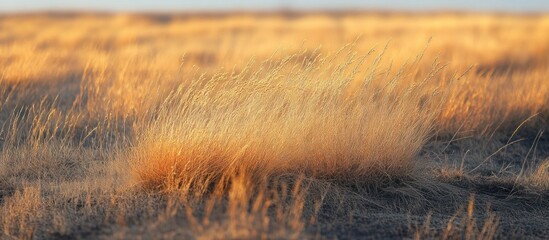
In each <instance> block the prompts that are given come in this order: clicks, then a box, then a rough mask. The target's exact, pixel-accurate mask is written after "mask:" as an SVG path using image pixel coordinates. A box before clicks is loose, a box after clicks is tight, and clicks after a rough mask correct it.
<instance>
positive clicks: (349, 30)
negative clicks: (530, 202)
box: [0, 13, 549, 238]
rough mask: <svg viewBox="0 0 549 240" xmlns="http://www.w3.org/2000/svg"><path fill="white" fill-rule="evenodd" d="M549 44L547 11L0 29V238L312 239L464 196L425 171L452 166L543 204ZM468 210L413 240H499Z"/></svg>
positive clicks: (490, 222)
mask: <svg viewBox="0 0 549 240" xmlns="http://www.w3.org/2000/svg"><path fill="white" fill-rule="evenodd" d="M548 39H549V17H548V16H546V15H532V16H519V15H496V14H465V13H462V14H452V13H445V14H442V13H441V14H435V13H433V14H397V13H394V14H393V13H391V14H381V13H380V14H377V13H371V14H343V15H331V14H320V13H318V14H316V13H312V14H297V15H296V16H293V17H292V16H286V15H283V14H265V15H261V14H252V13H248V14H234V15H232V14H229V15H212V16H207V15H188V16H177V15H146V16H145V15H128V14H113V15H108V14H107V15H98V14H75V15H71V14H66V15H64V14H50V15H48V14H31V15H13V16H0V52H1V54H0V146H1V152H0V210H1V212H2V214H1V216H0V219H1V222H2V229H1V230H0V231H1V235H0V236H2V237H6V238H52V237H64V236H65V237H67V236H68V237H73V238H75V237H81V238H85V237H91V238H93V237H96V236H103V237H116V238H131V237H135V236H138V235H142V236H145V238H155V237H156V236H154V235H147V232H149V231H151V232H155V233H156V232H158V233H159V234H166V235H159V236H160V237H161V238H178V237H179V238H182V237H183V238H200V237H203V238H305V237H310V238H313V237H315V236H316V237H319V236H320V235H329V234H331V232H329V231H328V232H326V231H324V230H323V229H320V228H323V227H326V226H332V225H334V226H344V225H345V224H348V223H346V222H345V220H342V219H345V218H347V217H348V216H347V215H350V216H351V217H352V215H353V213H354V212H356V214H363V215H365V214H366V213H367V212H368V211H369V210H372V209H375V208H372V207H371V206H370V205H368V207H365V206H366V205H367V204H373V205H374V206H376V207H379V206H381V208H382V209H385V210H387V209H392V210H391V211H392V212H391V213H392V214H401V212H403V211H404V210H402V209H406V210H409V211H416V213H415V214H416V215H418V216H419V215H421V216H424V215H425V214H424V213H423V212H419V213H417V209H414V208H413V207H412V205H413V204H409V203H414V202H416V201H417V202H420V203H419V204H420V205H422V206H425V207H426V208H427V207H433V206H436V203H432V202H431V201H433V202H437V200H438V201H444V200H439V199H437V200H431V201H430V200H428V198H430V196H431V195H432V196H438V197H440V198H443V197H445V196H446V195H437V194H438V191H439V190H438V189H439V188H440V189H452V190H451V191H454V192H451V193H449V195H450V196H451V197H452V199H450V200H449V203H448V205H451V204H450V203H452V204H453V203H454V200H463V201H466V199H464V198H463V196H461V195H462V193H463V192H462V191H461V190H459V189H457V190H456V187H455V186H454V185H451V183H446V182H437V181H442V180H440V179H443V178H444V176H442V177H441V176H432V175H429V174H430V173H431V172H432V171H422V170H424V169H425V168H427V167H426V166H429V167H430V166H431V164H433V162H434V163H435V164H434V166H435V167H434V168H437V167H438V168H443V169H442V170H440V171H438V172H442V173H449V172H452V170H448V169H444V166H443V165H437V164H438V163H441V162H443V161H444V160H448V159H449V161H452V164H454V165H455V164H456V163H457V164H458V165H460V167H459V171H458V172H459V174H457V175H456V176H450V177H448V179H458V180H459V179H461V178H463V179H468V178H469V177H470V178H473V179H476V178H475V177H478V176H477V175H474V174H477V172H480V170H482V171H485V172H489V173H486V174H487V175H489V174H492V175H494V174H496V172H497V174H500V173H501V174H500V175H501V176H500V175H498V177H501V179H504V178H505V179H508V178H509V176H512V177H516V179H515V180H514V184H513V186H512V189H511V190H510V193H509V194H512V193H513V191H514V190H515V188H518V187H519V186H523V185H529V186H530V185H531V186H533V187H534V188H533V189H535V191H534V190H532V191H534V192H535V194H538V195H541V196H545V195H544V194H545V192H544V191H547V189H548V187H547V166H546V165H547V163H546V161H545V162H542V161H540V158H543V157H547V156H544V155H543V154H546V153H547V152H546V150H545V148H544V147H543V144H546V142H543V141H546V140H544V139H545V138H543V137H542V135H541V134H540V135H539V136H538V135H537V136H536V137H535V138H534V139H530V138H532V135H533V134H535V133H536V132H537V131H538V130H539V129H544V128H546V127H547V126H549V125H548V123H549V121H548V120H549V109H548V108H547V106H548V105H549V84H548V82H547V79H548V77H549V57H548V56H549V41H548ZM518 138H521V139H523V140H525V141H526V140H528V139H530V140H533V142H532V144H531V145H528V146H526V147H525V146H522V145H518V143H521V141H522V140H521V141H518V140H516V139H518ZM463 139H466V140H467V141H463ZM468 141H471V142H468ZM475 141H477V142H475ZM479 142H480V144H479ZM538 145H539V146H540V147H539V148H541V153H540V154H539V155H543V156H538V154H536V149H538V148H537V147H533V146H538ZM531 146H532V147H531ZM530 147H531V148H530ZM455 149H457V150H455ZM460 154H461V155H460ZM516 155H520V157H517V156H516ZM493 158H499V160H498V161H500V162H504V163H501V164H500V162H497V161H495V160H494V161H492V159H493ZM517 158H520V159H524V160H523V161H522V162H520V163H519V164H518V171H517V172H518V173H517V172H512V173H510V174H507V170H508V169H510V168H511V169H513V170H515V169H514V166H515V165H516V164H515V165H513V164H514V162H512V163H509V165H506V164H507V163H508V162H505V161H508V159H517ZM509 162H511V160H509ZM527 162H528V164H526V163H527ZM498 164H499V165H498ZM441 166H442V167H441ZM498 167H499V168H500V169H495V168H498ZM526 168H528V169H526ZM534 169H538V170H537V171H536V170H534ZM498 171H499V172H498ZM509 171H511V170H509ZM418 172H421V173H418ZM479 174H480V173H479ZM482 174H484V173H482ZM497 174H496V175H497ZM505 174H507V175H505ZM435 175H436V174H435ZM442 175H444V174H442ZM447 175H450V174H447ZM437 177H438V179H437ZM482 177H485V176H482ZM410 179H412V180H410ZM417 179H430V181H432V182H431V183H429V184H425V185H422V186H419V187H418V186H416V187H415V188H414V187H411V186H415V185H414V184H416V183H415V182H414V183H407V182H406V181H419V180H417ZM448 179H446V180H444V181H450V180H448ZM479 179H484V178H479ZM501 181H502V182H505V183H507V182H509V181H507V180H505V181H504V180H501ZM403 182H404V183H403ZM459 183H461V182H459ZM448 184H450V185H451V186H449V185H448ZM479 184H480V183H479ZM371 186H375V187H371ZM370 188H374V189H378V190H379V189H381V190H379V191H381V192H386V193H387V194H389V195H390V194H396V197H395V198H394V199H392V198H391V199H389V200H386V201H385V200H383V201H382V200H379V198H378V195H376V194H379V191H377V190H372V191H371V192H369V191H370V190H368V191H367V190H365V189H370ZM411 188H412V189H411ZM395 189H396V190H395ZM410 189H411V190H410ZM391 191H393V192H391ZM449 191H450V190H449ZM471 191H472V190H471ZM494 191H495V190H494ZM395 192H396V193H395ZM490 194H491V193H490ZM498 194H499V192H498ZM425 195H428V196H425ZM488 195H489V194H488ZM410 196H415V197H410ZM488 198H489V197H485V198H481V200H486V199H488ZM525 198H528V199H530V195H528V197H525ZM401 199H402V202H399V201H401ZM471 201H473V202H474V200H470V202H471ZM486 201H488V200H486ZM543 203H545V202H543ZM470 204H473V205H474V203H470ZM496 204H499V206H503V207H508V206H510V204H511V203H508V202H497V203H496ZM408 205H410V206H408ZM442 205H445V204H442ZM542 205H543V204H542ZM326 206H328V207H326ZM335 206H337V208H336V207H335ZM452 206H455V204H454V205H452ZM543 206H545V205H543ZM332 207H334V208H336V210H334V209H332ZM503 207H502V208H503ZM470 208H473V206H470ZM425 210H427V209H425ZM438 210H440V211H441V212H443V213H449V212H451V213H450V214H453V213H454V212H455V211H454V210H455V209H443V208H440V209H438ZM322 211H324V213H325V214H324V215H322V214H321V215H319V212H322ZM468 211H471V212H468V213H467V214H463V216H461V215H462V214H461V212H459V211H458V214H455V216H454V217H452V218H451V219H452V220H451V221H454V220H455V219H456V218H461V219H462V220H463V221H462V222H463V226H464V227H463V228H462V226H461V225H460V226H459V227H457V229H451V230H447V231H434V230H433V231H431V230H430V229H427V228H428V227H427V228H424V230H421V229H420V230H417V229H416V230H417V231H412V232H411V233H409V234H410V235H409V236H408V237H412V236H414V235H415V236H418V237H421V236H425V237H429V236H432V237H440V236H445V237H448V238H452V237H453V236H469V237H471V238H492V237H494V236H497V234H498V233H497V231H498V230H497V221H496V218H495V217H494V216H492V215H491V214H489V216H487V218H486V219H487V220H486V223H485V224H484V225H483V227H480V226H477V225H476V222H477V220H478V219H477V218H476V217H475V216H473V214H472V209H470V210H468ZM342 212H343V213H342ZM486 212H487V211H486ZM328 213H329V214H328ZM443 213H441V214H443ZM338 214H339V215H338ZM346 214H347V215H346ZM326 215H330V216H332V215H333V216H334V217H333V219H332V218H330V216H328V217H327V216H326ZM458 215H460V216H458ZM33 216H34V217H35V218H34V219H33ZM328 220H330V221H328ZM422 220H424V221H422V222H424V224H427V225H428V224H430V222H429V221H427V220H426V219H422ZM428 220H430V219H428ZM439 220H440V219H439ZM451 221H450V222H447V224H448V227H453V226H452V222H451ZM440 222H441V221H439V222H437V223H440ZM182 223H183V224H182ZM433 224H435V223H433ZM442 224H444V223H442ZM181 225H184V226H181ZM135 226H137V227H135ZM353 226H354V225H353ZM441 226H442V225H441ZM315 227H316V228H317V229H316V231H317V232H316V233H315V230H314V228H315ZM83 229H85V230H83ZM94 229H95V230H94ZM97 229H102V230H104V232H97V231H98V230H97ZM425 229H427V230H425ZM370 230H371V229H370ZM373 230H375V229H373ZM94 231H95V232H94ZM334 231H335V230H334ZM56 234H58V235H56ZM94 234H96V235H94ZM315 234H319V235H315ZM433 234H434V235H433ZM441 234H442V235H441ZM447 235H448V236H447ZM450 235H451V236H450ZM334 236H336V237H337V236H340V235H338V234H337V233H335V235H334ZM391 236H393V237H394V235H391ZM386 237H387V236H386Z"/></svg>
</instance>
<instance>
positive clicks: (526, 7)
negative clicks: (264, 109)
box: [0, 0, 549, 12]
mask: <svg viewBox="0 0 549 240" xmlns="http://www.w3.org/2000/svg"><path fill="white" fill-rule="evenodd" d="M281 8H284V9H296V10H302V9H305V10H330V9H342V10H345V9H355V10H408V11H410V10H473V11H503V12H549V0H423V1H412V0H263V1H260V0H218V1H214V0H183V1H170V0H148V1H146V0H95V1H83V0H72V1H69V0H0V12H18V11H25V12H29V11H45V10H46V11H67V10H80V11H145V12H146V11H161V12H164V11H167V12H169V11H172V12H175V11H230V10H276V9H281Z"/></svg>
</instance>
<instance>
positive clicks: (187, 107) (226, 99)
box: [130, 49, 441, 188]
mask: <svg viewBox="0 0 549 240" xmlns="http://www.w3.org/2000/svg"><path fill="white" fill-rule="evenodd" d="M336 54H341V55H344V58H345V59H343V60H339V59H338V57H339V56H337V55H334V56H332V55H328V56H327V57H323V56H321V55H316V57H315V58H313V59H308V58H307V57H305V58H303V60H302V61H303V62H304V63H306V65H305V66H303V67H297V66H296V65H294V64H293V61H295V59H296V58H298V57H300V56H299V55H294V56H290V57H288V58H285V59H283V60H272V59H271V60H267V61H265V62H263V63H259V64H254V63H250V64H249V65H248V67H246V68H244V70H242V71H239V72H221V73H217V74H215V75H214V76H212V77H210V78H206V77H200V78H198V79H193V80H191V81H190V82H188V83H185V84H182V85H180V86H179V87H178V89H177V90H175V91H174V92H172V93H171V94H170V96H169V97H168V98H167V99H166V101H164V102H163V103H162V104H161V105H160V109H159V110H158V112H155V113H154V114H153V115H154V116H152V117H151V119H152V120H151V121H150V122H149V123H148V124H147V128H145V129H144V131H142V135H140V136H139V137H137V138H138V140H137V144H136V146H135V148H134V149H135V153H133V154H132V157H133V158H134V159H132V160H130V161H135V162H133V165H134V171H135V172H136V175H137V178H138V180H139V181H140V182H141V184H144V185H146V186H152V187H154V188H157V187H160V188H165V187H167V188H172V187H173V186H166V185H167V184H168V183H173V181H174V180H173V179H172V178H176V179H178V180H177V182H178V183H179V182H187V181H193V180H196V178H208V179H210V180H212V179H228V178H230V177H233V175H237V174H246V175H249V176H250V177H251V178H253V179H261V178H265V177H268V176H277V175H284V174H295V175H305V176H308V177H315V178H323V179H331V180H334V181H342V182H345V181H349V182H363V181H368V179H370V180H372V179H376V178H380V177H384V176H404V175H406V174H407V172H410V170H411V168H412V167H413V163H412V161H413V160H414V158H415V157H416V155H417V153H418V152H419V150H420V149H421V148H422V146H423V144H424V143H425V141H426V140H427V138H428V136H429V134H430V133H431V130H432V126H433V121H434V119H435V117H436V116H437V113H438V112H439V108H440V104H433V103H432V101H435V102H436V101H440V99H441V98H440V96H439V95H441V93H436V92H431V93H427V92H426V91H425V89H424V88H425V85H426V84H427V82H428V81H429V80H431V78H433V77H434V76H436V75H437V71H439V70H440V68H438V66H437V65H436V64H435V65H433V66H434V69H433V70H432V71H431V72H429V73H426V74H425V75H426V76H415V78H406V76H402V75H400V74H399V73H397V74H394V75H393V74H389V73H388V72H387V73H386V75H382V76H381V77H380V76H379V73H378V71H380V70H378V69H376V68H377V66H372V64H377V61H379V59H380V58H381V55H382V54H380V55H379V56H377V58H375V59H374V58H373V57H372V56H370V57H371V59H369V58H368V56H358V55H355V54H354V53H353V52H351V51H350V50H348V49H342V50H341V51H340V52H339V53H336ZM345 55H346V56H347V57H345ZM349 56H350V57H349ZM336 60H337V61H336ZM368 60H369V62H368ZM419 60H420V59H419V58H418V59H417V60H416V61H419ZM368 65H370V66H368ZM412 65H413V64H412ZM362 69H370V71H366V72H364V71H363V70H362ZM398 71H399V72H404V71H408V70H407V69H406V66H403V67H402V69H399V70H398ZM356 79H362V80H361V81H360V82H357V81H356ZM353 81H354V82H353ZM351 84H353V86H351ZM351 87H353V88H351Z"/></svg>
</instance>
